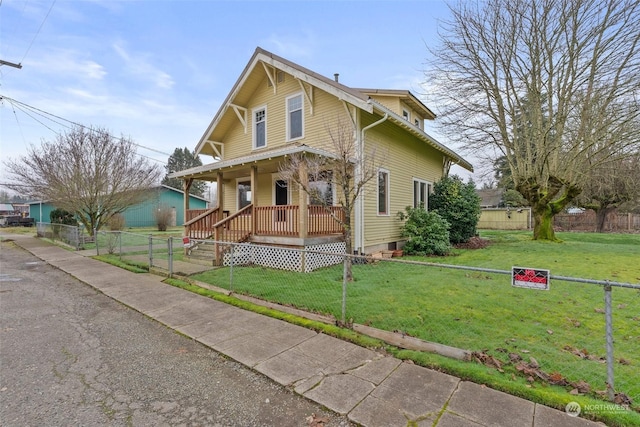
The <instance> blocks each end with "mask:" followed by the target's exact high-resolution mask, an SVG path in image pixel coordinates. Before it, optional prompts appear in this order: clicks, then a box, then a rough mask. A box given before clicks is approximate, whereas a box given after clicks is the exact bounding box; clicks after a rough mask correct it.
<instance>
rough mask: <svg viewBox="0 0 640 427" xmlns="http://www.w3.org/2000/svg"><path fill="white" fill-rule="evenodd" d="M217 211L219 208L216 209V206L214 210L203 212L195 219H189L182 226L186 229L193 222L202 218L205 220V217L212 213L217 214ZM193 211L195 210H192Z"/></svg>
mask: <svg viewBox="0 0 640 427" xmlns="http://www.w3.org/2000/svg"><path fill="white" fill-rule="evenodd" d="M218 209H219V208H218V207H217V206H216V207H215V208H210V209H206V210H204V212H203V213H201V214H199V215H198V216H196V217H194V218H192V219H190V220H189V221H187V222H185V223H184V224H183V225H184V226H185V227H186V226H189V225H191V224H193V223H194V222H198V221H200V220H201V219H202V218H206V217H207V216H209V215H212V214H214V213H217V212H218ZM194 210H195V209H194ZM197 210H200V209H197Z"/></svg>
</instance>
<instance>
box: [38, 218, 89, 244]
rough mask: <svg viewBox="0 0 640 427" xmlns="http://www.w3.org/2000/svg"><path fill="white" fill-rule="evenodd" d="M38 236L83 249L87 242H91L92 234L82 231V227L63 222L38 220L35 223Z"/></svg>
mask: <svg viewBox="0 0 640 427" xmlns="http://www.w3.org/2000/svg"><path fill="white" fill-rule="evenodd" d="M36 234H37V236H38V237H43V238H46V239H50V240H52V241H54V242H62V243H64V244H66V245H69V246H71V247H73V248H74V249H75V250H80V249H84V248H85V246H86V245H87V244H90V243H92V242H93V236H92V235H91V234H87V233H85V232H84V229H83V228H82V227H77V226H73V225H64V224H51V223H48V222H38V223H37V224H36Z"/></svg>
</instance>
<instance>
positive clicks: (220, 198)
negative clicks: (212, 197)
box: [216, 172, 224, 222]
mask: <svg viewBox="0 0 640 427" xmlns="http://www.w3.org/2000/svg"><path fill="white" fill-rule="evenodd" d="M216 186H217V190H216V192H217V194H216V200H217V204H218V220H217V221H216V222H218V221H222V220H223V219H224V212H223V211H224V193H223V192H224V190H223V188H224V183H223V181H222V172H218V176H217V179H216Z"/></svg>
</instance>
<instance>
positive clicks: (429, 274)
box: [194, 231, 640, 425]
mask: <svg viewBox="0 0 640 427" xmlns="http://www.w3.org/2000/svg"><path fill="white" fill-rule="evenodd" d="M481 237H483V238H486V239H490V240H491V242H492V244H491V245H490V246H488V247H487V248H485V249H478V250H456V251H455V253H454V255H452V256H449V257H442V258H418V257H405V258H403V260H415V261H427V262H430V263H441V264H448V265H454V264H455V265H466V266H476V267H484V268H490V269H500V270H510V269H511V267H512V266H524V267H533V268H543V269H549V270H550V271H551V274H552V275H558V276H572V277H579V278H588V279H598V280H605V279H609V280H613V281H618V282H628V283H636V284H637V283H640V263H639V262H638V261H639V260H640V235H619V234H615V235H614V234H590V233H558V237H559V238H561V239H563V242H562V243H548V242H537V241H533V240H531V233H530V232H513V231H486V232H482V233H481ZM341 274H342V266H335V267H331V268H325V269H321V270H318V271H316V272H313V273H306V274H305V273H292V272H283V271H277V270H271V269H267V268H262V267H235V268H234V269H233V270H232V271H230V269H229V268H222V269H217V270H213V271H210V272H207V273H203V274H201V275H198V276H194V278H195V279H197V280H201V281H204V282H208V283H212V284H215V285H218V286H221V287H225V288H232V289H233V290H234V291H235V292H244V293H248V294H251V295H255V296H258V297H261V298H264V299H267V300H270V301H275V302H279V303H282V304H290V305H293V306H296V307H300V308H304V309H307V310H310V311H315V312H322V313H330V314H333V315H334V316H335V317H336V318H340V313H341V311H340V310H341V292H342V279H341ZM354 277H355V281H354V282H353V283H350V284H349V285H348V290H347V302H346V307H347V308H346V312H347V318H352V319H353V321H354V322H356V323H361V324H367V325H370V326H373V327H376V328H380V329H385V330H390V331H402V332H403V333H406V334H408V335H411V336H415V337H418V338H421V339H425V340H428V341H434V342H439V343H443V344H447V345H451V346H455V347H459V348H463V349H468V350H471V351H475V352H479V353H481V354H486V355H488V356H492V357H494V358H495V359H497V360H499V361H501V362H502V363H503V364H504V366H503V367H502V369H503V370H504V372H503V373H499V372H498V371H497V370H491V369H489V368H487V370H485V371H484V373H482V374H481V375H480V374H478V372H477V369H478V368H477V366H471V365H475V364H467V365H469V368H468V371H466V370H465V368H459V367H458V368H456V369H458V372H456V374H458V375H461V376H464V375H465V372H468V375H469V377H476V378H477V377H478V376H480V377H482V378H486V382H492V381H495V382H496V384H498V388H502V389H507V390H508V391H510V392H513V393H514V394H527V393H528V391H527V389H529V391H531V392H533V393H542V394H545V393H548V394H550V395H553V396H555V397H553V398H550V399H551V400H552V401H556V403H557V401H558V400H560V401H566V402H569V401H571V400H573V399H577V398H576V397H575V396H571V395H569V394H568V393H567V391H568V390H569V389H571V388H572V387H569V386H567V387H556V386H550V385H548V384H545V383H542V382H541V381H538V380H536V381H533V382H531V381H529V382H528V381H527V378H526V375H525V376H523V375H521V374H520V373H519V372H518V370H517V369H516V365H517V363H514V362H512V361H513V360H517V358H522V359H523V361H524V362H527V363H528V362H530V361H531V358H534V359H535V361H537V363H538V364H539V369H540V370H541V371H543V372H544V373H547V374H549V375H553V378H554V379H556V380H558V379H560V380H565V381H567V382H569V383H573V384H577V383H579V382H580V381H582V382H584V383H586V384H588V386H589V389H590V390H591V393H594V392H595V391H601V390H605V384H606V365H605V364H604V363H603V359H604V357H605V355H606V353H605V349H606V347H605V345H606V344H605V323H604V314H603V309H604V291H603V289H602V287H601V286H598V285H591V284H584V283H574V282H566V281H559V280H552V281H551V288H550V290H549V291H540V290H532V289H522V288H513V287H512V286H511V284H510V276H508V275H501V274H494V273H484V272H476V271H465V270H454V269H450V268H445V267H439V266H425V265H414V264H406V263H400V262H393V260H392V261H390V262H389V261H381V262H377V263H374V264H367V265H355V266H354ZM231 280H232V281H231ZM612 297H613V322H614V339H615V347H614V348H615V359H616V364H615V368H614V372H615V385H616V390H617V391H619V392H623V393H624V394H625V395H626V396H628V397H629V398H631V399H632V401H633V407H634V408H635V409H640V291H639V290H635V289H621V288H614V289H613V292H612ZM510 355H511V356H510ZM514 358H516V359H514ZM428 363H432V364H435V365H438V362H428ZM444 363H447V362H444ZM460 369H461V371H460ZM584 383H581V384H582V386H583V387H584ZM512 389H513V390H512ZM563 393H564V394H565V395H566V396H565V397H562V394H563ZM558 396H560V397H558ZM541 399H542V400H545V399H546V398H545V397H542V398H541ZM563 399H564V400H563ZM567 399H568V400H567ZM566 402H565V403H566ZM636 415H638V414H636ZM635 419H636V420H638V422H639V423H640V417H639V418H635ZM625 423H626V422H622V424H620V425H624V424H625Z"/></svg>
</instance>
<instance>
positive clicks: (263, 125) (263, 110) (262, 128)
mask: <svg viewBox="0 0 640 427" xmlns="http://www.w3.org/2000/svg"><path fill="white" fill-rule="evenodd" d="M266 146H267V107H260V108H256V109H254V110H253V148H254V149H255V148H263V147H266Z"/></svg>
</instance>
